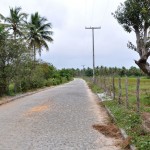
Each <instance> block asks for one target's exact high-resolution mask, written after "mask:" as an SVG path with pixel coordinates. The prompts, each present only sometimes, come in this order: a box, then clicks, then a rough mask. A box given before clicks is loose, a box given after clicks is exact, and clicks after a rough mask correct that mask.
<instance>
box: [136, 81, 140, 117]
mask: <svg viewBox="0 0 150 150" xmlns="http://www.w3.org/2000/svg"><path fill="white" fill-rule="evenodd" d="M136 99H137V114H140V78H137V85H136Z"/></svg>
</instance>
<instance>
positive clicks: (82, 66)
mask: <svg viewBox="0 0 150 150" xmlns="http://www.w3.org/2000/svg"><path fill="white" fill-rule="evenodd" d="M84 66H85V65H82V67H83V72H82V76H84Z"/></svg>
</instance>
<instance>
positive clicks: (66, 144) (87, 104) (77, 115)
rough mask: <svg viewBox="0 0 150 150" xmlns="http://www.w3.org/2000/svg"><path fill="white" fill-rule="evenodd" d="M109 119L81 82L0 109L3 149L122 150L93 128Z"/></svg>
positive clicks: (68, 84)
mask: <svg viewBox="0 0 150 150" xmlns="http://www.w3.org/2000/svg"><path fill="white" fill-rule="evenodd" d="M107 122H108V116H107V113H106V112H105V110H104V109H103V108H102V107H101V106H99V105H98V104H97V97H96V96H95V95H94V94H93V93H92V92H91V90H90V89H89V88H88V86H87V84H86V83H85V81H84V80H82V79H75V80H73V81H71V82H69V83H67V84H64V85H61V86H58V87H55V88H50V89H47V90H44V91H41V92H39V93H36V94H33V95H30V96H26V97H23V98H20V99H17V100H15V101H12V102H10V103H7V104H4V105H1V106H0V150H120V149H121V148H119V147H117V146H115V145H116V142H117V141H118V139H115V138H109V137H105V136H104V135H103V134H101V133H99V132H98V131H96V130H94V129H93V127H92V126H93V125H94V124H106V123H107Z"/></svg>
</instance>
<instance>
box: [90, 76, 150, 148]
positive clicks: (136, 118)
mask: <svg viewBox="0 0 150 150" xmlns="http://www.w3.org/2000/svg"><path fill="white" fill-rule="evenodd" d="M124 80H125V79H122V83H124ZM87 82H88V85H89V87H90V88H91V89H92V91H93V92H95V93H101V92H103V90H102V89H101V88H100V86H99V85H98V84H93V83H92V82H91V81H90V80H87ZM117 82H118V79H115V86H116V95H117V94H118V93H117V92H118V89H117V84H118V83H117ZM149 83H150V80H149V79H142V80H141V93H140V94H141V95H140V97H141V113H143V112H150V107H149V106H150V105H149V103H150V101H149V100H150V99H147V97H149V92H148V93H147V95H146V94H145V91H148V90H150V89H149V86H150V84H149ZM124 87H125V86H124V85H123V89H124ZM135 89H136V79H135V78H131V79H129V103H130V108H129V109H126V108H125V105H124V100H125V92H124V91H123V94H122V95H123V97H122V100H123V104H122V105H119V104H118V102H117V99H116V100H113V101H105V102H103V104H104V105H105V106H106V107H107V108H109V109H110V111H111V112H112V113H113V115H114V116H115V120H116V122H115V123H116V124H117V125H118V127H120V128H123V129H125V131H126V132H127V134H128V135H129V137H131V142H132V144H134V145H135V146H136V147H137V149H138V150H150V133H147V132H145V131H144V130H143V128H142V117H141V115H137V113H136V109H135V104H136V98H135V96H134V95H135Z"/></svg>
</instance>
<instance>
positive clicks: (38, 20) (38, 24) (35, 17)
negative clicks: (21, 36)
mask: <svg viewBox="0 0 150 150" xmlns="http://www.w3.org/2000/svg"><path fill="white" fill-rule="evenodd" d="M46 21H47V19H46V18H44V17H41V16H40V15H39V14H38V12H36V13H35V14H32V15H31V18H30V21H29V23H28V25H27V26H28V33H27V41H28V43H29V47H30V48H31V49H32V50H33V55H34V62H35V59H36V50H38V53H39V55H41V51H42V48H43V47H44V48H45V49H46V50H47V51H48V50H49V47H48V44H47V43H46V42H47V41H48V42H52V41H53V39H52V37H51V35H52V34H53V32H52V31H50V29H51V23H46Z"/></svg>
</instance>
